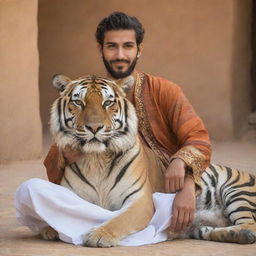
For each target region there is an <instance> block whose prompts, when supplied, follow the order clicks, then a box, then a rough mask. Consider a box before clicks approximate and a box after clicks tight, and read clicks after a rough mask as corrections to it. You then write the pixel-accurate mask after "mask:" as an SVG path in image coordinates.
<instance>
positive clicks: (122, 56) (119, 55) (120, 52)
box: [116, 47, 125, 59]
mask: <svg viewBox="0 0 256 256" xmlns="http://www.w3.org/2000/svg"><path fill="white" fill-rule="evenodd" d="M116 57H117V59H125V54H124V49H123V48H122V47H119V48H118V49H117V56H116Z"/></svg>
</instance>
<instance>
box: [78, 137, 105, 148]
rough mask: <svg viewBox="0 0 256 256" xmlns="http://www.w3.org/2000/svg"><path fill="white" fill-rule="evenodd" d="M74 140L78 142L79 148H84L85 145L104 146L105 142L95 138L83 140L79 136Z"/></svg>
mask: <svg viewBox="0 0 256 256" xmlns="http://www.w3.org/2000/svg"><path fill="white" fill-rule="evenodd" d="M76 139H77V140H78V141H79V143H80V145H81V146H84V145H85V144H87V145H99V144H104V145H106V142H105V141H103V140H100V139H98V138H96V137H95V136H94V137H93V138H90V139H85V138H83V137H80V136H77V135H76Z"/></svg>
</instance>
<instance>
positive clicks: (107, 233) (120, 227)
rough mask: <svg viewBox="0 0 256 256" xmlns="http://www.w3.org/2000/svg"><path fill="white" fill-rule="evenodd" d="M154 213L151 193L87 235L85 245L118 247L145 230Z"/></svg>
mask: <svg viewBox="0 0 256 256" xmlns="http://www.w3.org/2000/svg"><path fill="white" fill-rule="evenodd" d="M153 213H154V206H153V200H152V194H151V193H150V195H149V196H147V197H145V196H144V197H141V198H139V199H138V200H136V201H135V202H134V203H133V204H132V205H131V206H129V207H128V208H126V209H124V211H123V212H122V213H121V214H120V215H118V216H116V217H115V218H113V219H111V220H109V221H107V222H106V223H104V224H103V225H102V226H100V227H98V228H95V229H92V230H91V231H90V232H89V233H87V234H85V236H84V245H85V246H90V247H112V246H117V245H118V243H119V241H120V240H121V239H122V238H124V237H126V236H128V235H129V234H132V233H135V232H137V231H139V230H142V229H143V228H145V227H146V226H147V224H148V223H149V222H150V220H151V218H152V216H153Z"/></svg>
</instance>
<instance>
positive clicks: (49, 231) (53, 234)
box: [41, 226, 59, 241]
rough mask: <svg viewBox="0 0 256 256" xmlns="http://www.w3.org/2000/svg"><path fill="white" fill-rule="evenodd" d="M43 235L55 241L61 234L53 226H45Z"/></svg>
mask: <svg viewBox="0 0 256 256" xmlns="http://www.w3.org/2000/svg"><path fill="white" fill-rule="evenodd" d="M41 236H42V237H43V238H44V239H45V240H48V241H54V240H58V239H59V234H58V232H57V231H56V230H54V229H53V228H52V227H50V226H48V227H45V228H44V229H43V230H42V231H41Z"/></svg>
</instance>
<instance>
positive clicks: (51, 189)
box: [15, 178, 175, 246]
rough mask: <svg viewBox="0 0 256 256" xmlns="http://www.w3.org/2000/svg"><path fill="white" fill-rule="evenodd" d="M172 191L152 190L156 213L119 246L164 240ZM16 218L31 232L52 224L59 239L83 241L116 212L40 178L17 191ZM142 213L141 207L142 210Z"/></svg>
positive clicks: (74, 242) (70, 241) (81, 242)
mask: <svg viewBox="0 0 256 256" xmlns="http://www.w3.org/2000/svg"><path fill="white" fill-rule="evenodd" d="M174 197H175V194H163V193H154V194H153V200H154V204H155V209H156V211H155V214H154V216H153V218H152V219H151V221H150V223H149V225H148V226H147V227H146V228H145V229H143V230H141V231H139V232H137V233H134V234H132V235H129V236H127V237H126V238H124V239H123V240H121V241H120V243H119V245H125V246H135V245H146V244H153V243H159V242H162V241H166V240H167V228H168V227H169V225H170V219H171V209H172V203H173V199H174ZM15 200H16V202H15V203H16V217H17V219H18V220H19V221H20V222H21V223H22V224H23V225H25V226H27V227H29V228H30V229H31V230H32V231H33V232H35V233H40V231H41V230H42V229H43V228H44V227H46V226H51V227H52V228H54V229H55V230H56V231H57V232H58V234H59V238H60V240H62V241H64V242H67V243H72V244H75V245H81V244H83V235H84V234H86V233H87V232H89V231H90V230H91V229H92V228H94V227H97V226H100V225H102V224H103V223H104V222H105V221H107V220H109V219H111V218H113V217H114V216H116V215H118V214H119V212H120V211H121V210H118V211H109V210H106V209H103V208H101V207H99V206H97V205H95V204H92V203H89V202H87V201H85V200H84V199H82V198H80V197H79V196H77V195H76V194H75V193H74V192H72V191H70V190H69V189H67V188H65V187H63V186H60V185H56V184H53V183H51V182H48V181H46V180H42V179H36V178H35V179H30V180H28V181H26V182H24V183H22V184H21V185H20V186H19V188H18V189H17V191H16V197H15ZM142 212H143V209H142Z"/></svg>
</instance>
